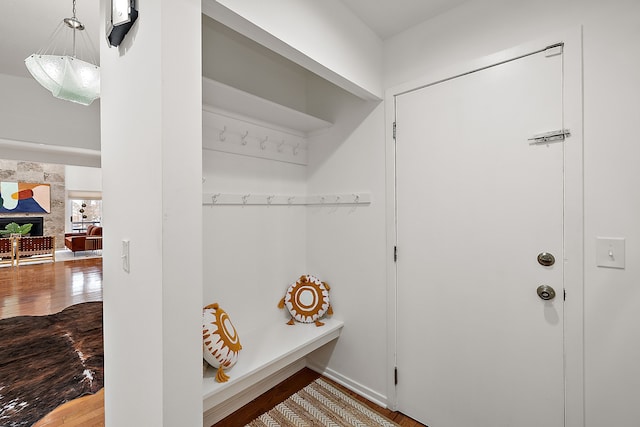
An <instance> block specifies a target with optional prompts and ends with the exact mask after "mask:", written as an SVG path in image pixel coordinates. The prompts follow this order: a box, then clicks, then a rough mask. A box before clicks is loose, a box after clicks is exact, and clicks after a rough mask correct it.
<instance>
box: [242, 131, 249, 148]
mask: <svg viewBox="0 0 640 427" xmlns="http://www.w3.org/2000/svg"><path fill="white" fill-rule="evenodd" d="M248 136H249V131H246V132H245V133H244V135H242V136H241V137H240V139H242V145H247V137H248Z"/></svg>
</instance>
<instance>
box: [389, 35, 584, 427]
mask: <svg viewBox="0 0 640 427" xmlns="http://www.w3.org/2000/svg"><path fill="white" fill-rule="evenodd" d="M559 42H563V43H564V45H565V46H564V56H563V75H564V84H563V90H564V93H563V98H564V100H565V101H564V107H563V110H564V118H565V122H564V127H565V128H570V129H571V134H572V135H571V137H570V138H569V139H568V140H567V143H566V144H565V147H566V148H565V160H564V163H565V164H564V167H565V189H566V194H565V234H564V241H565V269H564V271H565V289H566V291H567V295H568V296H567V301H566V303H565V311H564V313H565V314H564V315H565V343H564V344H565V427H582V426H584V423H585V416H584V407H585V402H584V286H583V284H584V207H583V203H584V201H583V199H584V194H583V181H584V176H583V87H582V28H580V27H578V28H572V29H569V30H567V31H563V32H559V33H557V34H550V35H548V36H545V37H543V38H541V39H539V40H537V41H535V42H532V43H526V44H522V45H519V46H517V47H514V48H512V49H507V50H504V51H501V52H498V53H495V54H492V55H488V56H485V57H483V58H479V59H476V60H473V61H469V62H467V63H462V64H457V65H455V66H452V67H447V68H444V69H441V70H437V71H434V72H433V73H429V74H428V75H426V76H423V77H421V78H419V79H417V80H414V81H411V82H407V83H403V84H401V85H398V86H395V87H392V88H390V89H388V90H387V91H386V94H385V120H386V122H385V125H386V128H387V131H386V147H387V148H386V155H387V157H386V159H387V161H386V179H387V183H386V188H387V296H388V305H387V313H388V314H387V319H388V322H389V326H388V329H387V346H388V364H387V368H388V372H389V375H388V377H387V378H388V379H387V395H388V401H389V402H390V405H389V407H390V408H391V409H394V410H395V409H396V408H397V392H396V388H395V385H394V381H393V374H392V373H393V369H394V368H395V366H396V365H395V363H396V361H395V355H396V328H397V318H396V316H397V298H396V289H397V280H396V265H395V263H394V261H393V246H394V245H395V242H396V236H397V233H396V212H395V199H396V192H395V143H394V140H393V122H394V120H395V97H396V96H397V95H399V94H401V93H405V92H408V91H411V90H415V89H418V88H420V87H424V86H428V85H430V84H433V83H436V82H439V81H442V80H445V79H448V78H450V77H452V76H457V75H462V74H465V73H468V72H470V71H473V70H479V69H482V68H486V67H488V66H490V65H493V64H497V63H500V62H504V61H506V60H509V59H513V58H517V57H520V56H522V55H525V54H527V53H530V52H533V51H536V50H540V49H541V48H544V47H545V46H551V45H553V44H556V43H559ZM399 256H402V250H401V248H400V250H399Z"/></svg>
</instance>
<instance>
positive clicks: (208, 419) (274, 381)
mask: <svg viewBox="0 0 640 427" xmlns="http://www.w3.org/2000/svg"><path fill="white" fill-rule="evenodd" d="M306 365H307V364H306V360H305V359H304V358H302V359H298V360H297V361H295V362H294V363H292V364H291V365H289V366H287V367H285V368H283V369H281V370H279V371H278V372H276V373H275V374H273V375H270V376H269V377H267V378H265V379H263V380H262V381H259V382H257V383H255V384H253V385H252V386H251V387H248V388H246V389H245V390H243V391H242V392H240V393H238V394H236V395H235V396H233V398H232V399H228V400H226V401H224V402H222V403H221V404H219V405H218V406H214V407H213V408H211V409H209V410H208V411H206V412H205V413H204V415H203V424H202V425H203V426H205V427H208V426H212V425H213V424H215V423H217V422H218V421H220V420H222V419H223V418H225V417H228V416H229V415H231V414H233V413H234V412H235V411H237V410H238V409H240V408H242V407H243V406H244V405H246V404H247V403H249V402H251V401H252V400H253V399H255V398H256V397H258V396H260V395H261V394H263V393H265V392H267V391H269V390H270V389H272V388H273V387H275V386H276V385H278V384H280V383H281V382H282V381H284V380H286V379H287V378H289V377H290V376H292V375H293V374H295V373H296V372H298V371H299V370H301V369H303V368H304V367H305V366H306Z"/></svg>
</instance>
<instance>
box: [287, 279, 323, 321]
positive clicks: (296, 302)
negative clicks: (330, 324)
mask: <svg viewBox="0 0 640 427" xmlns="http://www.w3.org/2000/svg"><path fill="white" fill-rule="evenodd" d="M329 290H330V288H329V285H328V284H327V283H326V282H321V281H320V280H318V278H317V277H314V276H311V275H309V274H307V275H304V276H300V278H299V279H298V281H297V282H295V283H294V284H292V285H291V286H289V289H287V293H286V294H285V296H284V298H282V299H281V300H280V303H279V304H278V307H279V308H281V309H282V308H284V307H285V306H286V307H287V310H289V314H291V320H289V322H288V323H287V324H289V325H293V324H294V323H295V322H294V319H295V320H297V321H298V322H301V323H315V324H316V326H322V325H324V323H322V322H321V321H320V320H319V319H320V318H321V317H322V316H324V315H325V314H327V315H329V316H330V315H332V314H333V309H332V308H331V304H330V303H329Z"/></svg>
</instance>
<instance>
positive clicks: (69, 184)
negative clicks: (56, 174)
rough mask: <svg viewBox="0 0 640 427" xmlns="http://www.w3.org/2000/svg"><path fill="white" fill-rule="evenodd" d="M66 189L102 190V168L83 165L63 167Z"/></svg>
mask: <svg viewBox="0 0 640 427" xmlns="http://www.w3.org/2000/svg"><path fill="white" fill-rule="evenodd" d="M64 173H65V178H66V182H65V185H66V188H67V191H69V190H72V191H73V190H75V191H102V169H100V168H89V167H85V166H70V165H67V166H65V168H64Z"/></svg>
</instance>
